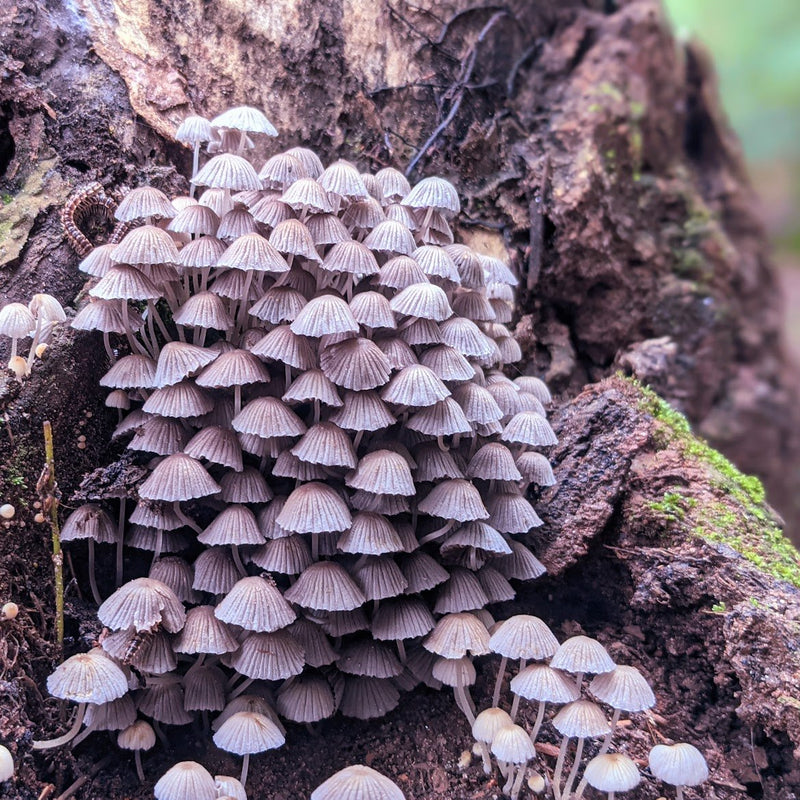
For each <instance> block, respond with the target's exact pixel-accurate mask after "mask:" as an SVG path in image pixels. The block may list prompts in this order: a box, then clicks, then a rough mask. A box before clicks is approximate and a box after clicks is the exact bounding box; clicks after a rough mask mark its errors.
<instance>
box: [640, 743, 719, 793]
mask: <svg viewBox="0 0 800 800" xmlns="http://www.w3.org/2000/svg"><path fill="white" fill-rule="evenodd" d="M648 762H649V765H650V772H652V773H653V775H655V776H656V778H658V779H659V780H661V781H664V783H669V784H670V785H671V786H699V785H700V784H701V783H703V781H705V780H706V779H707V778H708V764H706V760H705V758H703V754H702V753H701V752H700V751H699V750H698V749H697V748H696V747H695V746H694V745H691V744H687V743H686V742H678V743H677V744H657V745H656V746H655V747H654V748H653V749H652V750H651V751H650V756H649V758H648Z"/></svg>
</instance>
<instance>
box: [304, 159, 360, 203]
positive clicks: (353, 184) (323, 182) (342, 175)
mask: <svg viewBox="0 0 800 800" xmlns="http://www.w3.org/2000/svg"><path fill="white" fill-rule="evenodd" d="M317 180H318V182H319V185H320V186H321V187H322V188H323V189H325V191H326V192H331V193H333V194H336V195H339V197H346V198H347V199H348V200H361V199H364V198H366V197H368V196H369V193H368V192H367V189H366V187H365V186H364V181H363V180H361V175H360V174H359V172H358V170H357V169H356V168H355V167H354V166H353V165H352V164H350V163H349V162H347V161H343V160H340V161H336V162H334V163H333V164H331V165H330V166H329V167H327V168H326V169H325V170H324V171H323V173H322V175H320V176H319V178H318V179H317Z"/></svg>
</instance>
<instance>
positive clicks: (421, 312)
mask: <svg viewBox="0 0 800 800" xmlns="http://www.w3.org/2000/svg"><path fill="white" fill-rule="evenodd" d="M384 270H385V267H384ZM381 275H382V278H381V279H382V280H384V281H389V280H391V281H392V282H393V283H398V282H399V281H400V277H397V278H395V277H391V276H390V275H389V274H388V272H384V273H382V274H381ZM389 307H390V308H391V309H392V311H394V313H395V314H399V315H402V316H406V317H414V318H416V319H425V320H432V321H433V322H442V321H443V320H446V319H447V318H448V317H452V316H453V309H452V308H451V307H450V303H449V301H448V299H447V294H446V292H445V291H444V289H442V288H441V287H439V286H436V285H435V284H433V283H413V284H410V285H408V286H406V287H404V288H403V289H401V291H399V292H398V293H397V294H396V295H395V296H394V297H393V298H392V299H391V301H390V303H389Z"/></svg>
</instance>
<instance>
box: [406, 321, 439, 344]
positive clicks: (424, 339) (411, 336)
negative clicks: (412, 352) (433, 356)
mask: <svg viewBox="0 0 800 800" xmlns="http://www.w3.org/2000/svg"><path fill="white" fill-rule="evenodd" d="M397 335H398V336H399V337H400V338H401V339H402V340H403V341H404V342H405V343H406V344H408V345H411V346H414V345H432V344H441V342H442V336H441V333H440V331H439V325H438V323H436V322H434V321H433V320H430V319H412V320H409V321H407V322H406V323H404V324H403V325H401V326H400V328H399V329H398V331H397Z"/></svg>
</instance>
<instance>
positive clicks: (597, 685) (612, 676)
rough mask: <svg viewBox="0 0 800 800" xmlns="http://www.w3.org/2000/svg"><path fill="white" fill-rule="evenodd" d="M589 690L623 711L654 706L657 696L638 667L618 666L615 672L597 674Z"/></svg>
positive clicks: (602, 700)
mask: <svg viewBox="0 0 800 800" xmlns="http://www.w3.org/2000/svg"><path fill="white" fill-rule="evenodd" d="M589 691H590V692H591V693H592V694H593V695H594V696H595V697H596V698H597V699H598V700H600V701H601V702H603V703H608V705H610V706H611V707H612V708H618V709H620V710H622V711H629V712H637V711H644V710H645V709H648V708H652V707H653V706H654V705H655V704H656V698H655V695H654V694H653V690H652V689H651V688H650V685H649V684H648V683H647V681H646V680H645V679H644V676H643V675H642V673H641V672H639V670H638V669H636V667H629V666H618V667H617V668H616V669H615V670H614V671H613V672H606V673H603V674H601V675H597V676H596V677H595V678H594V680H593V681H592V682H591V684H589Z"/></svg>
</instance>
